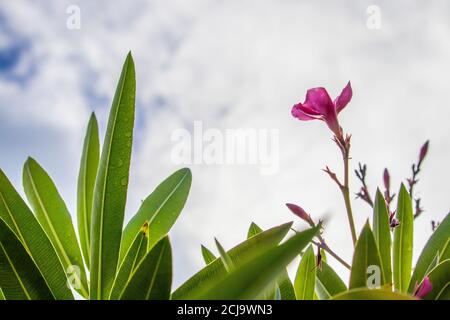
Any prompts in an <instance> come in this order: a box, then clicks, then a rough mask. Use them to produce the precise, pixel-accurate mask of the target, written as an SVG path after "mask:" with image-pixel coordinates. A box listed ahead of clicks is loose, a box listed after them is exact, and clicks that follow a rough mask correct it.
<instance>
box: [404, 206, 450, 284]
mask: <svg viewBox="0 0 450 320" xmlns="http://www.w3.org/2000/svg"><path fill="white" fill-rule="evenodd" d="M449 234H450V214H447V216H446V217H445V219H444V220H443V221H442V222H441V223H440V224H439V227H437V229H436V230H435V231H434V232H433V234H432V235H431V237H430V239H428V241H427V243H426V244H425V247H424V248H423V250H422V253H421V254H420V256H419V259H418V260H417V263H416V267H415V268H414V272H413V275H412V277H411V281H410V283H409V289H408V292H409V293H412V291H413V290H414V286H415V284H416V283H420V282H422V280H423V277H424V276H425V274H426V271H427V270H428V269H429V266H430V264H431V262H432V261H433V259H434V257H435V256H436V254H437V253H438V252H439V253H440V254H441V257H440V260H441V261H443V260H446V259H448V258H450V257H449V256H446V255H448V253H445V252H446V251H447V252H449V251H450V250H449V248H450V245H449V243H450V242H449V241H450V238H449Z"/></svg>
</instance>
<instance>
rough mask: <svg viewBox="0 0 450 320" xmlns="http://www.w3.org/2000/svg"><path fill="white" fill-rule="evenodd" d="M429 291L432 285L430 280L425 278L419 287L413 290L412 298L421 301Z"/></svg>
mask: <svg viewBox="0 0 450 320" xmlns="http://www.w3.org/2000/svg"><path fill="white" fill-rule="evenodd" d="M431 290H433V285H432V284H431V281H430V278H429V277H425V278H424V279H423V281H422V283H421V284H420V286H419V287H418V288H416V290H414V296H416V297H417V298H420V299H423V298H425V296H426V295H427V294H429V293H430V292H431Z"/></svg>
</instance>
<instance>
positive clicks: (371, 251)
mask: <svg viewBox="0 0 450 320" xmlns="http://www.w3.org/2000/svg"><path fill="white" fill-rule="evenodd" d="M369 277H373V281H372V278H369ZM369 280H370V281H369ZM383 284H385V280H384V273H383V266H382V264H381V258H380V254H379V252H378V247H377V244H376V242H375V237H374V236H373V233H372V230H370V226H369V222H368V221H367V222H366V224H365V225H364V228H363V230H362V231H361V234H360V236H359V238H358V241H357V242H356V247H355V252H354V254H353V262H352V270H351V272H350V285H349V288H350V289H355V288H361V287H368V286H369V287H370V286H381V285H383Z"/></svg>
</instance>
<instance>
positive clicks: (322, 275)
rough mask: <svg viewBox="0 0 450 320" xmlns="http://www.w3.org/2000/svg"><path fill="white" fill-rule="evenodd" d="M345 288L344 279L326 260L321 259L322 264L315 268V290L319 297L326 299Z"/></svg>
mask: <svg viewBox="0 0 450 320" xmlns="http://www.w3.org/2000/svg"><path fill="white" fill-rule="evenodd" d="M346 290H347V287H346V286H345V283H344V281H342V279H341V278H340V277H339V276H338V274H337V273H336V272H335V271H334V270H333V268H331V267H330V265H329V264H328V263H327V262H326V261H322V266H321V267H320V268H317V270H316V292H317V295H318V296H319V298H320V299H321V300H327V299H330V298H331V297H333V296H335V295H337V294H339V293H341V292H344V291H346Z"/></svg>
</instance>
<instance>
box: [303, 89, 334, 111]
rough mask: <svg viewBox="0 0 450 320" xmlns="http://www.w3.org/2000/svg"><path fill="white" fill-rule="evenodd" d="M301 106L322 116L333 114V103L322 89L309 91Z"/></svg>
mask: <svg viewBox="0 0 450 320" xmlns="http://www.w3.org/2000/svg"><path fill="white" fill-rule="evenodd" d="M303 105H304V106H305V107H306V108H309V109H311V110H313V111H315V112H317V113H318V114H321V115H324V116H326V115H328V114H330V113H334V112H335V110H334V104H333V101H332V100H331V98H330V96H329V95H328V92H327V90H326V89H325V88H322V87H319V88H312V89H309V90H308V92H307V93H306V100H305V103H304V104H303Z"/></svg>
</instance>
